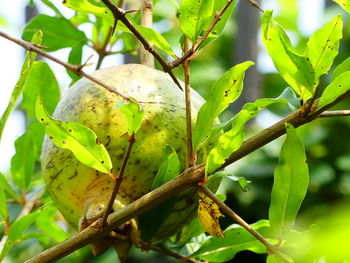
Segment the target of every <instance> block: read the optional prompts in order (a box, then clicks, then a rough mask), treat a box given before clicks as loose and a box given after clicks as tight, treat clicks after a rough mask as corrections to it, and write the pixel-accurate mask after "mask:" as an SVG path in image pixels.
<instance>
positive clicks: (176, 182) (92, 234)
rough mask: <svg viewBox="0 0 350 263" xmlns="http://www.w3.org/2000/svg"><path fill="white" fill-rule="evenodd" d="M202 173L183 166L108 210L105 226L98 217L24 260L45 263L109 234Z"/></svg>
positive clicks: (186, 187)
mask: <svg viewBox="0 0 350 263" xmlns="http://www.w3.org/2000/svg"><path fill="white" fill-rule="evenodd" d="M203 175H204V170H203V169H202V168H200V167H192V168H190V169H188V170H186V171H185V172H184V173H183V174H182V175H181V176H179V177H177V178H175V179H173V180H171V181H169V182H167V183H165V184H163V185H162V186H160V187H158V188H157V189H155V190H153V191H152V192H149V193H147V194H145V195H144V196H142V197H141V198H139V199H137V200H136V201H134V202H133V203H131V204H129V205H127V206H126V207H123V208H121V209H119V210H118V211H116V212H114V213H112V214H110V215H109V216H108V219H107V226H106V227H105V228H100V227H99V226H100V225H101V221H102V219H98V220H97V221H95V222H94V223H93V224H91V225H90V226H89V227H87V228H85V229H84V230H83V231H81V232H79V233H77V234H76V235H73V236H72V237H70V238H68V239H66V240H65V241H63V242H61V243H59V244H57V245H56V246H53V247H51V248H49V249H47V250H45V251H43V252H41V253H40V254H38V255H36V256H34V257H33V258H32V259H29V260H27V261H26V263H46V262H54V261H57V260H59V259H60V258H62V257H64V256H66V255H68V254H70V253H72V252H74V251H76V250H78V249H79V248H82V247H83V246H85V245H88V244H89V243H91V242H93V241H95V240H98V239H100V238H102V237H104V236H106V235H108V234H109V233H110V232H111V231H112V230H114V229H115V228H116V227H117V226H119V225H120V224H122V223H125V222H126V221H128V220H130V219H132V218H134V217H136V216H138V215H140V214H142V213H144V212H145V211H147V210H149V209H150V208H152V207H154V206H156V205H158V204H160V203H161V202H163V201H165V200H167V199H168V198H170V197H172V196H174V195H175V194H177V193H179V192H181V191H183V190H185V189H188V188H189V187H193V186H196V185H197V183H198V182H200V181H201V180H203Z"/></svg>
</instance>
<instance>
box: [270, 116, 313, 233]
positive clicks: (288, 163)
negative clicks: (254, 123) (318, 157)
mask: <svg viewBox="0 0 350 263" xmlns="http://www.w3.org/2000/svg"><path fill="white" fill-rule="evenodd" d="M286 130H287V138H286V140H285V142H284V144H283V146H282V149H281V154H280V159H279V163H278V166H277V167H276V169H275V174H274V182H273V187H272V192H271V204H270V209H269V219H270V223H271V229H272V233H273V235H274V236H275V237H277V238H281V237H283V236H284V235H285V234H286V233H288V231H289V230H290V229H291V228H292V226H293V224H294V221H295V218H296V216H297V213H298V211H299V208H300V206H301V203H302V201H303V199H304V197H305V195H306V192H307V188H308V184H309V171H308V166H307V164H306V156H305V149H304V146H303V144H302V142H301V141H300V139H299V138H298V135H297V133H296V131H295V129H294V127H293V126H292V125H291V124H289V123H286Z"/></svg>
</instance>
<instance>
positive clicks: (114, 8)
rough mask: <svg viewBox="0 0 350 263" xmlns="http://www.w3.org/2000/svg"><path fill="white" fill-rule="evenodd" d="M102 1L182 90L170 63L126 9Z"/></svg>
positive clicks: (110, 2) (109, 0)
mask: <svg viewBox="0 0 350 263" xmlns="http://www.w3.org/2000/svg"><path fill="white" fill-rule="evenodd" d="M102 2H103V3H104V4H105V5H106V6H107V7H108V9H109V10H111V12H112V14H113V16H114V19H115V21H118V20H120V21H121V22H122V23H123V24H124V25H125V26H126V27H127V28H128V29H129V30H130V31H131V33H133V34H134V36H135V37H136V38H137V39H138V40H139V41H140V42H141V44H142V45H143V47H144V48H145V50H147V51H148V52H150V53H151V54H152V55H153V56H154V58H155V59H156V60H157V61H158V62H159V63H160V65H161V66H162V67H163V70H164V72H166V73H168V74H169V75H170V77H171V78H172V80H173V81H174V82H175V84H176V85H177V86H178V87H179V88H180V89H181V90H182V87H181V84H180V82H179V80H178V79H177V78H176V77H175V75H174V73H173V72H172V71H171V68H170V67H169V64H168V63H167V62H165V61H164V59H163V58H162V56H161V55H160V54H159V53H158V52H157V51H156V50H155V49H154V47H153V46H152V44H151V43H149V42H148V40H147V39H146V38H145V37H144V36H143V35H142V34H141V33H140V32H139V31H138V30H137V29H136V28H135V26H134V25H133V24H132V23H131V22H130V21H129V20H128V19H127V18H126V17H125V15H126V13H127V12H126V11H125V10H123V9H121V8H119V7H117V6H116V5H115V4H114V3H113V2H112V1H111V0H102Z"/></svg>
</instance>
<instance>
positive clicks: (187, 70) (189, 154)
mask: <svg viewBox="0 0 350 263" xmlns="http://www.w3.org/2000/svg"><path fill="white" fill-rule="evenodd" d="M188 42H189V41H188V38H187V37H185V39H184V52H185V53H186V52H187V51H188ZM182 66H183V68H184V75H185V101H186V137H187V140H186V146H187V166H186V167H187V168H188V167H191V166H192V165H193V164H194V163H195V159H196V158H195V156H194V153H193V147H192V116H191V87H190V60H189V59H188V60H186V61H184V63H183V64H182Z"/></svg>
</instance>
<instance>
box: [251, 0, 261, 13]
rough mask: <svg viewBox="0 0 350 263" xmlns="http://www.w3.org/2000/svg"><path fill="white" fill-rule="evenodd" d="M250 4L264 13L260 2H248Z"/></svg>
mask: <svg viewBox="0 0 350 263" xmlns="http://www.w3.org/2000/svg"><path fill="white" fill-rule="evenodd" d="M247 1H248V3H249V4H251V5H252V6H253V7H255V8H257V9H258V10H259V11H260V12H262V13H264V10H263V9H262V8H261V6H260V5H259V3H258V2H256V1H254V0H247Z"/></svg>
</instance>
